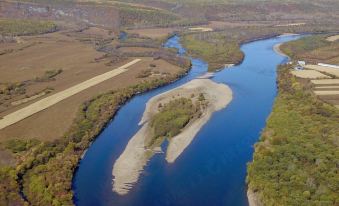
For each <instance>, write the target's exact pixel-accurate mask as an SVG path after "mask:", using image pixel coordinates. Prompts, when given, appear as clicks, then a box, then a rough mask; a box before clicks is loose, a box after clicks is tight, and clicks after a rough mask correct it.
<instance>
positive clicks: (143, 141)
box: [112, 78, 232, 195]
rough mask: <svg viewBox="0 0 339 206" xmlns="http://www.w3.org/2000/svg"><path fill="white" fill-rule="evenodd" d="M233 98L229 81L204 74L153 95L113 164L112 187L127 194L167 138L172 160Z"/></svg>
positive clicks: (170, 160) (167, 157)
mask: <svg viewBox="0 0 339 206" xmlns="http://www.w3.org/2000/svg"><path fill="white" fill-rule="evenodd" d="M231 100H232V90H231V89H230V88H229V87H228V86H227V85H225V84H221V83H215V82H213V81H212V80H210V79H203V78H200V79H194V80H192V81H190V82H188V83H186V84H184V85H182V86H180V87H178V88H175V89H173V90H170V91H167V92H165V93H162V94H160V95H157V96H155V97H153V98H152V99H150V100H149V101H148V103H147V105H146V109H145V111H144V114H143V117H142V119H141V121H140V123H139V125H142V127H141V128H140V130H139V131H138V132H137V133H136V134H135V135H134V136H133V137H132V138H131V140H130V141H129V142H128V144H127V146H126V148H125V150H124V152H123V153H122V154H121V155H120V157H119V158H118V159H117V161H116V162H115V164H114V166H113V172H112V174H113V177H114V178H113V191H115V192H117V193H118V194H120V195H125V194H127V193H128V192H129V190H130V189H131V187H132V186H133V184H134V183H136V182H137V181H138V179H139V176H140V173H141V172H142V170H143V168H144V167H145V166H146V164H147V162H148V161H149V159H150V158H151V157H152V156H153V155H154V154H156V153H158V152H162V148H161V145H162V143H163V142H164V141H168V147H167V151H166V161H167V162H168V163H173V162H174V161H175V160H176V159H177V158H178V157H179V156H180V155H181V154H182V153H183V151H184V150H185V149H186V148H187V147H188V146H189V144H190V143H191V142H192V141H193V139H194V137H195V136H196V134H197V133H198V132H199V130H200V129H201V128H202V127H203V126H204V124H205V123H206V122H207V121H208V120H209V119H210V118H211V116H212V114H213V113H214V112H216V111H219V110H221V109H223V108H225V107H226V106H227V105H228V104H229V103H230V102H231Z"/></svg>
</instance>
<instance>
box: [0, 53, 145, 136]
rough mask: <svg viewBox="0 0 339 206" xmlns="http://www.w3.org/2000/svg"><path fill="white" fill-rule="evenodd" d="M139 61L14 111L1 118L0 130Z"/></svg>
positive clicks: (137, 60)
mask: <svg viewBox="0 0 339 206" xmlns="http://www.w3.org/2000/svg"><path fill="white" fill-rule="evenodd" d="M139 61H140V59H135V60H133V61H131V62H129V63H127V64H125V65H123V66H121V67H119V68H117V69H114V70H112V71H109V72H106V73H104V74H101V75H98V76H95V77H93V78H91V79H89V80H86V81H84V82H82V83H80V84H77V85H75V86H72V87H70V88H68V89H66V90H64V91H61V92H58V93H56V94H54V95H51V96H49V97H46V98H44V99H42V100H40V101H37V102H35V103H33V104H31V105H29V106H27V107H24V108H22V109H20V110H18V111H15V112H13V113H11V114H8V115H7V116H5V117H3V119H1V120H0V129H3V128H5V127H7V126H10V125H12V124H14V123H16V122H19V121H21V120H23V119H25V118H27V117H29V116H31V115H33V114H35V113H37V112H40V111H42V110H44V109H46V108H48V107H50V106H52V105H54V104H56V103H58V102H60V101H62V100H64V99H66V98H68V97H70V96H72V95H75V94H77V93H79V92H81V91H83V90H85V89H87V88H89V87H92V86H95V85H97V84H99V83H101V82H103V81H105V80H108V79H110V78H112V77H114V76H117V75H119V74H121V73H123V72H125V71H127V69H126V68H128V67H129V66H132V65H134V64H136V63H137V62H139Z"/></svg>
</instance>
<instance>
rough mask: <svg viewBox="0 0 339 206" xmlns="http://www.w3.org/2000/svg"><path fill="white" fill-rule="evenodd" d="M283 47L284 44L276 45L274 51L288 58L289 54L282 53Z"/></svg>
mask: <svg viewBox="0 0 339 206" xmlns="http://www.w3.org/2000/svg"><path fill="white" fill-rule="evenodd" d="M281 45H282V44H276V45H274V47H273V50H274V51H275V52H276V53H277V54H280V55H281V56H285V57H288V56H287V54H285V53H284V52H282V51H281V49H280V46H281Z"/></svg>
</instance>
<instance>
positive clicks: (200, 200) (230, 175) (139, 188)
mask: <svg viewBox="0 0 339 206" xmlns="http://www.w3.org/2000/svg"><path fill="white" fill-rule="evenodd" d="M297 38H299V37H298V36H284V37H276V38H271V39H266V40H260V41H255V42H251V43H247V44H244V45H243V46H242V47H241V49H242V51H243V52H244V53H245V59H244V61H243V62H242V63H241V64H240V65H238V66H234V67H232V68H229V69H224V70H222V71H220V72H218V73H216V74H215V76H214V77H213V78H212V80H213V81H215V82H219V83H225V84H227V85H229V86H230V87H231V89H232V90H233V100H232V102H231V103H230V104H229V105H228V107H227V108H225V109H223V110H221V111H219V112H216V113H215V114H214V115H213V116H212V118H211V119H210V120H209V122H208V123H207V124H206V125H205V126H204V127H203V128H202V129H201V130H200V132H199V133H198V135H197V136H196V137H195V139H194V140H193V141H192V143H191V145H190V146H189V147H188V148H187V149H186V150H185V151H184V152H183V154H182V155H181V156H180V157H179V158H178V159H177V160H176V162H175V163H173V164H168V163H167V162H166V160H165V157H164V156H165V154H157V155H155V156H154V157H153V158H152V159H151V160H150V161H149V163H148V165H147V166H146V167H145V170H144V172H143V173H142V175H141V177H140V178H139V181H138V183H137V184H136V185H134V187H133V189H132V190H131V191H130V192H129V193H128V194H127V195H124V196H120V195H118V194H116V193H114V192H113V191H112V178H113V177H112V168H113V164H114V162H115V160H116V159H117V158H118V157H119V155H120V154H121V153H122V152H123V150H124V149H125V147H126V145H127V143H128V141H129V139H130V138H131V137H132V136H133V135H134V134H135V133H136V132H137V131H138V130H139V128H140V127H139V126H138V122H139V121H140V119H141V117H142V114H143V112H144V109H145V104H146V102H147V101H148V100H149V99H150V98H152V97H153V96H155V95H158V94H160V93H163V92H166V91H168V90H170V89H173V88H176V87H178V86H180V85H182V84H184V83H186V82H188V81H190V80H192V79H194V78H196V77H197V76H200V75H202V74H204V73H206V71H207V64H206V62H204V61H202V60H201V59H196V58H192V59H191V60H192V69H191V70H190V72H189V73H188V75H186V76H185V77H183V78H181V79H180V80H178V81H176V82H174V83H172V84H169V85H167V86H164V87H161V88H158V89H155V90H152V91H149V92H147V93H144V94H141V95H137V96H135V97H133V98H132V99H131V101H129V102H128V103H127V104H126V105H124V106H123V107H122V108H121V109H120V111H119V112H118V113H117V115H116V116H115V118H114V119H113V120H112V121H111V122H110V123H109V124H108V125H107V127H106V128H105V130H104V131H103V132H102V133H101V134H100V135H99V136H98V137H97V139H96V140H95V141H94V142H93V144H92V145H91V146H90V148H89V149H88V151H87V153H86V154H85V156H84V158H83V159H82V160H81V161H80V164H79V168H78V170H77V172H76V173H75V176H74V179H73V190H74V193H75V200H74V202H75V204H76V205H79V206H87V205H91V206H93V205H96V206H99V205H105V206H106V205H107V206H108V205H112V206H167V205H168V206H171V205H175V206H181V205H182V206H190V205H192V206H200V205H201V206H206V205H209V206H212V205H213V206H214V205H215V206H220V205H230V206H243V205H244V206H247V205H248V202H247V196H246V183H245V177H246V164H247V163H248V162H249V161H251V158H252V155H253V145H254V144H255V143H256V142H257V141H258V139H259V136H260V131H261V130H262V129H263V128H264V126H265V121H266V119H267V117H268V115H269V113H270V112H271V109H272V105H273V102H274V98H275V96H276V94H277V88H276V67H277V65H279V64H280V63H282V62H283V61H286V57H283V56H280V55H278V54H276V53H275V52H274V51H273V46H274V45H275V44H278V43H283V42H287V41H291V40H294V39H297ZM164 46H165V47H174V48H177V49H178V53H179V55H183V54H185V49H184V48H183V47H182V46H181V44H180V38H179V37H178V36H174V37H171V38H170V39H168V41H167V42H166V44H165V45H164Z"/></svg>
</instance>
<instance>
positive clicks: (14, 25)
mask: <svg viewBox="0 0 339 206" xmlns="http://www.w3.org/2000/svg"><path fill="white" fill-rule="evenodd" d="M56 30H57V25H56V24H55V23H53V22H51V21H36V20H22V19H18V20H15V19H0V35H3V36H22V35H35V34H43V33H48V32H54V31H56Z"/></svg>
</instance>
